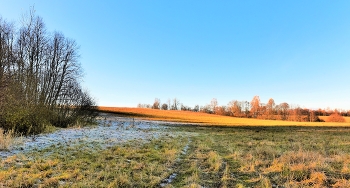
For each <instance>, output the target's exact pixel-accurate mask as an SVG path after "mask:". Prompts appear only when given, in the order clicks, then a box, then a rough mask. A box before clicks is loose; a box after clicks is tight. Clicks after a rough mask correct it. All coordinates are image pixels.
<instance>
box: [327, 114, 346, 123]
mask: <svg viewBox="0 0 350 188" xmlns="http://www.w3.org/2000/svg"><path fill="white" fill-rule="evenodd" d="M327 121H328V122H345V118H344V117H343V116H341V115H340V114H338V113H334V114H331V115H330V116H329V117H328V118H327Z"/></svg>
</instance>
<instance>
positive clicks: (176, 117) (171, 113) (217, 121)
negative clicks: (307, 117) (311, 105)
mask: <svg viewBox="0 0 350 188" xmlns="http://www.w3.org/2000/svg"><path fill="white" fill-rule="evenodd" d="M98 110H100V111H103V112H112V113H115V114H121V115H127V116H135V117H141V118H144V119H150V120H161V121H175V122H183V123H199V124H203V125H216V126H260V125H263V126H350V118H347V121H346V122H345V123H335V122H293V121H278V120H260V119H253V118H236V117H229V116H219V115H214V114H207V113H200V112H191V111H178V110H155V109H146V108H118V107H98Z"/></svg>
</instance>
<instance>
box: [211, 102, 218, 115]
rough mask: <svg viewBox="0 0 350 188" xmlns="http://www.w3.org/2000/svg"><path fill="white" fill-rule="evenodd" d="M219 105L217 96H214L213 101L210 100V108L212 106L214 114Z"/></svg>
mask: <svg viewBox="0 0 350 188" xmlns="http://www.w3.org/2000/svg"><path fill="white" fill-rule="evenodd" d="M217 106H218V100H217V99H216V98H213V99H212V100H211V101H210V108H211V112H212V113H213V114H215V111H216V107H217Z"/></svg>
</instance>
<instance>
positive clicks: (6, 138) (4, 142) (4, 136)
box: [0, 128, 14, 150]
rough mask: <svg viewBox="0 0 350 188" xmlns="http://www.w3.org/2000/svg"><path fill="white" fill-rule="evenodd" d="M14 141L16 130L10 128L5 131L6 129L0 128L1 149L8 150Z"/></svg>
mask: <svg viewBox="0 0 350 188" xmlns="http://www.w3.org/2000/svg"><path fill="white" fill-rule="evenodd" d="M13 143H14V132H13V130H9V131H8V132H6V133H5V131H4V129H2V128H0V150H8V149H9V148H10V147H11V146H12V145H13Z"/></svg>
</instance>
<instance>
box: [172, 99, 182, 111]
mask: <svg viewBox="0 0 350 188" xmlns="http://www.w3.org/2000/svg"><path fill="white" fill-rule="evenodd" d="M179 106H180V101H179V100H178V99H177V98H174V99H173V104H172V105H171V110H179Z"/></svg>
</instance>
